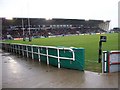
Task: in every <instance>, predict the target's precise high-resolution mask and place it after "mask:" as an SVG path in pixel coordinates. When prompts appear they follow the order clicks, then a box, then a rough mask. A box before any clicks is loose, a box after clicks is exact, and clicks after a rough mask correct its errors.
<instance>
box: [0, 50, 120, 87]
mask: <svg viewBox="0 0 120 90" xmlns="http://www.w3.org/2000/svg"><path fill="white" fill-rule="evenodd" d="M0 54H1V56H2V88H118V73H112V74H99V73H94V72H89V71H84V72H82V71H78V70H70V69H63V68H62V69H58V68H57V67H53V66H47V65H46V64H45V63H38V62H34V61H32V60H30V59H26V58H23V57H20V56H15V55H13V54H10V53H6V52H3V53H0Z"/></svg>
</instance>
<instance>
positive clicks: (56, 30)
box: [2, 18, 110, 39]
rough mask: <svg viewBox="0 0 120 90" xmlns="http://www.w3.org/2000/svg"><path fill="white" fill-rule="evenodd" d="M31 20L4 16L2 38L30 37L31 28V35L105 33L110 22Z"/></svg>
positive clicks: (59, 19)
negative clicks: (10, 18) (9, 18)
mask: <svg viewBox="0 0 120 90" xmlns="http://www.w3.org/2000/svg"><path fill="white" fill-rule="evenodd" d="M22 20H23V22H24V23H23V25H22ZM29 20H30V25H29V24H28V18H13V19H12V20H7V19H5V18H2V26H3V27H2V39H6V38H7V36H8V35H9V36H11V37H13V38H23V37H24V35H25V37H29V28H30V35H31V36H33V37H49V36H56V35H57V36H58V35H62V36H64V35H73V34H76V35H79V34H94V33H103V32H107V31H108V29H109V22H110V21H103V20H84V19H62V18H52V19H49V20H46V19H45V18H29ZM23 30H24V34H23Z"/></svg>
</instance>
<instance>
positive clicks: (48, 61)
mask: <svg viewBox="0 0 120 90" xmlns="http://www.w3.org/2000/svg"><path fill="white" fill-rule="evenodd" d="M46 54H47V64H49V58H48V48H47V47H46Z"/></svg>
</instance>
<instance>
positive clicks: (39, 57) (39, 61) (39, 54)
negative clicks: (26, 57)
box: [38, 47, 40, 62]
mask: <svg viewBox="0 0 120 90" xmlns="http://www.w3.org/2000/svg"><path fill="white" fill-rule="evenodd" d="M38 58H39V62H40V48H39V47H38Z"/></svg>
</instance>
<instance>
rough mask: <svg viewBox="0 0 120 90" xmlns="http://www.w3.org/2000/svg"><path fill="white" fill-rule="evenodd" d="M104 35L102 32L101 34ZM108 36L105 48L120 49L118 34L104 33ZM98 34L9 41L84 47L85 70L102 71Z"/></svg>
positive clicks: (13, 41) (11, 41)
mask: <svg viewBox="0 0 120 90" xmlns="http://www.w3.org/2000/svg"><path fill="white" fill-rule="evenodd" d="M101 35H102V34H101ZM104 35H105V36H107V42H104V43H103V50H108V51H110V50H118V34H117V33H114V34H104ZM99 39H100V34H98V35H79V36H65V37H54V38H37V39H33V40H32V42H29V41H25V42H24V41H22V40H7V41H5V42H9V43H22V44H35V45H42V46H43V45H45V46H65V47H77V48H79V47H83V48H85V70H89V71H95V72H101V64H99V63H98V49H99Z"/></svg>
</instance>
